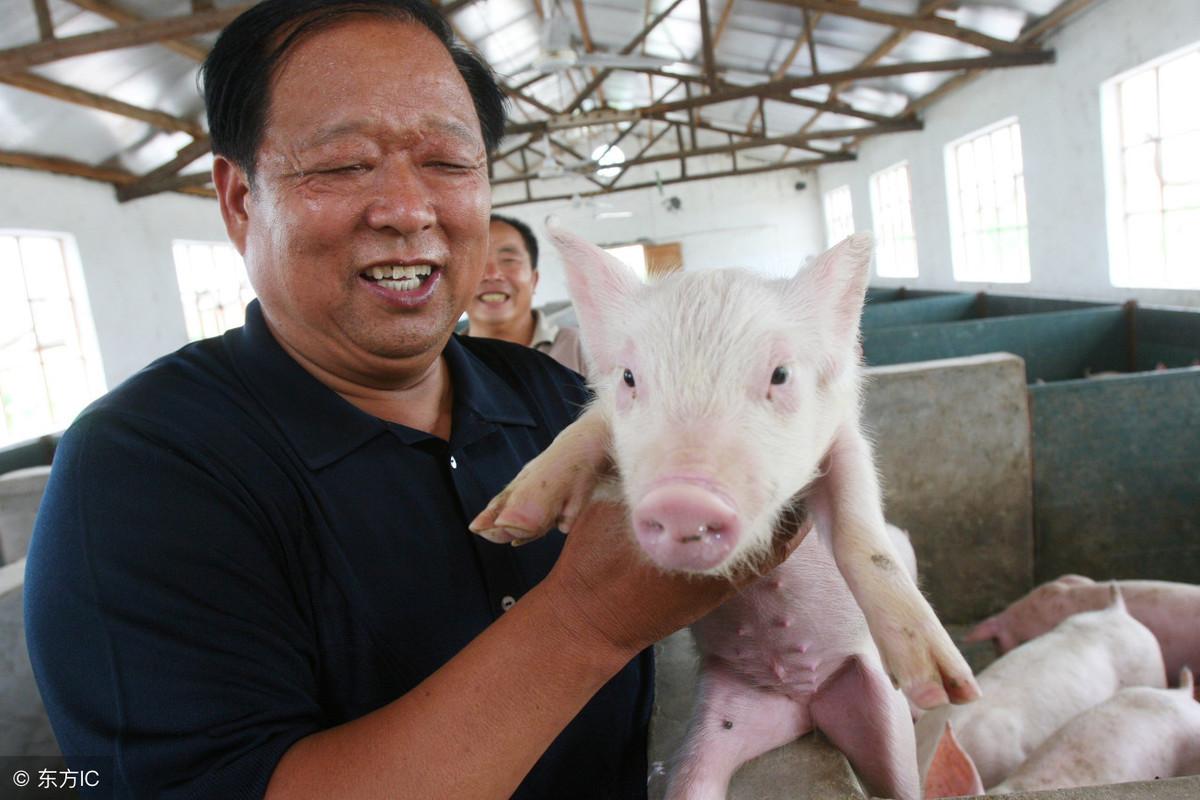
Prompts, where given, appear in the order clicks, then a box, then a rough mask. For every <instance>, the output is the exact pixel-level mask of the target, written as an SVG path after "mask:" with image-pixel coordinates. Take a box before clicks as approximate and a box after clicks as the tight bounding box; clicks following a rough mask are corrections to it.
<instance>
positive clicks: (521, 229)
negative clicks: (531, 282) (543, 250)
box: [492, 214, 538, 269]
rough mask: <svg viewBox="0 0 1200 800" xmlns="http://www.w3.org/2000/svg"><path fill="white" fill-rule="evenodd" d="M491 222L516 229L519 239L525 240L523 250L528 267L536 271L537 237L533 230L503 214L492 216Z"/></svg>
mask: <svg viewBox="0 0 1200 800" xmlns="http://www.w3.org/2000/svg"><path fill="white" fill-rule="evenodd" d="M492 222H503V223H504V224H505V225H511V226H512V227H514V228H516V229H517V233H519V234H521V238H522V239H524V240H525V250H526V251H527V252H528V253H529V265H530V266H531V267H533V268H534V269H537V250H538V248H537V237H536V236H534V235H533V229H532V228H530V227H529V226H528V225H526V224H525V223H524V222H521V220H519V219H513V218H512V217H506V216H504V215H503V214H492Z"/></svg>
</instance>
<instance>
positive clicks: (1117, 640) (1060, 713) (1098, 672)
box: [916, 585, 1166, 797]
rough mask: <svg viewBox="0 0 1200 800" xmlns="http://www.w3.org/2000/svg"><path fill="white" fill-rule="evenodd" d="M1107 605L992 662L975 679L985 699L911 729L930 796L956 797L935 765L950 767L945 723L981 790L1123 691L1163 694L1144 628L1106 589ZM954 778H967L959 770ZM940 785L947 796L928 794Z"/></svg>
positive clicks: (962, 789) (1159, 663)
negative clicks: (1141, 688)
mask: <svg viewBox="0 0 1200 800" xmlns="http://www.w3.org/2000/svg"><path fill="white" fill-rule="evenodd" d="M1105 588H1106V591H1107V592H1108V593H1109V606H1108V607H1107V608H1105V609H1103V610H1101V611H1088V612H1084V613H1080V614H1076V615H1074V616H1072V617H1069V618H1067V619H1066V620H1064V621H1063V622H1062V623H1061V624H1059V625H1058V626H1057V627H1056V628H1054V629H1053V630H1051V631H1050V632H1048V633H1046V634H1045V635H1044V636H1040V637H1038V638H1037V639H1034V640H1032V641H1030V642H1027V643H1025V644H1023V645H1021V646H1020V647H1017V648H1015V649H1014V650H1012V651H1011V652H1009V653H1007V654H1006V655H1004V656H1001V657H1000V658H999V659H997V660H996V661H995V662H994V663H992V665H991V666H989V667H988V668H987V669H985V670H984V671H983V672H981V673H979V686H980V688H981V689H982V690H983V699H982V700H980V701H979V702H977V703H974V704H972V705H970V706H964V707H955V708H950V707H946V708H939V709H935V710H933V711H930V712H928V713H926V714H925V715H924V716H922V717H921V719H919V720H918V721H917V723H916V732H917V760H918V763H919V764H920V766H921V779H922V785H923V786H925V787H926V789H927V796H930V797H933V796H955V795H957V794H968V793H971V792H972V791H973V790H977V789H978V784H976V783H974V782H969V783H968V784H967V785H965V786H959V787H958V789H957V790H955V789H954V788H953V786H952V781H949V780H947V778H946V776H945V775H942V774H939V769H938V766H939V765H941V764H946V763H954V762H953V761H952V760H950V759H947V758H945V755H946V754H945V753H939V751H940V750H941V749H942V748H943V747H944V745H943V743H942V738H943V735H944V732H945V730H946V725H947V723H949V724H950V725H951V726H952V727H953V730H954V733H955V736H956V737H957V742H958V743H960V744H961V746H962V750H963V751H965V753H966V755H967V756H968V757H969V758H970V760H971V761H972V762H973V764H974V767H975V768H976V770H977V771H978V777H979V780H980V781H982V785H984V786H993V785H995V784H997V783H999V782H1000V781H1002V780H1004V779H1005V778H1006V777H1008V776H1009V775H1010V774H1011V773H1012V772H1013V771H1014V770H1016V768H1017V767H1018V766H1020V765H1021V763H1022V762H1024V761H1025V759H1026V758H1028V757H1029V755H1030V754H1031V753H1032V752H1033V751H1034V750H1036V749H1037V748H1038V747H1039V746H1040V745H1041V744H1042V743H1043V742H1044V741H1046V740H1047V739H1048V738H1050V736H1051V735H1052V734H1053V733H1054V732H1055V731H1056V730H1058V729H1059V728H1060V727H1062V726H1063V725H1064V724H1066V723H1067V722H1068V721H1069V720H1070V719H1071V718H1072V717H1074V716H1076V715H1077V714H1080V713H1082V712H1084V711H1086V710H1088V709H1089V708H1092V707H1093V706H1096V705H1099V704H1100V703H1102V702H1104V701H1105V700H1107V699H1109V698H1110V697H1112V696H1113V695H1114V694H1116V693H1117V692H1118V691H1119V690H1121V689H1123V688H1125V687H1128V686H1150V687H1154V688H1162V687H1163V686H1164V685H1165V684H1166V672H1165V670H1164V669H1163V660H1162V653H1161V652H1160V650H1159V647H1158V642H1157V641H1156V640H1155V638H1154V634H1152V633H1151V632H1150V631H1149V629H1147V628H1146V626H1145V625H1143V624H1142V623H1140V622H1138V621H1137V620H1136V619H1134V618H1133V617H1131V616H1130V615H1129V612H1128V611H1127V609H1126V607H1125V602H1124V600H1123V599H1122V597H1121V591H1120V589H1118V588H1117V587H1116V586H1112V585H1110V586H1107V587H1105ZM957 773H958V774H961V775H965V776H967V778H968V779H969V777H970V770H967V769H965V768H963V767H962V765H959V766H958V768H957ZM932 786H940V787H942V791H943V792H945V794H941V795H935V794H933V793H931V792H929V791H928V790H929V789H930V787H932Z"/></svg>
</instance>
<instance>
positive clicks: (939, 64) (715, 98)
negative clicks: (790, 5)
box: [641, 50, 1054, 114]
mask: <svg viewBox="0 0 1200 800" xmlns="http://www.w3.org/2000/svg"><path fill="white" fill-rule="evenodd" d="M1052 61H1054V51H1053V50H1036V51H1029V52H1025V53H1016V54H1013V55H1001V56H982V57H979V58H952V59H947V60H945V61H917V62H909V63H903V64H884V65H877V66H873V67H867V68H864V69H850V70H843V71H840V72H825V73H822V74H821V75H803V76H799V77H795V78H785V79H783V80H779V81H769V82H767V83H757V84H751V85H749V86H739V87H730V88H726V89H722V90H721V91H719V92H714V93H712V94H710V95H707V96H705V97H695V98H692V99H690V100H676V101H674V102H671V103H660V104H657V105H655V106H650V107H647V108H643V109H641V111H642V113H643V114H646V113H658V112H667V111H682V110H684V109H688V108H694V107H697V106H707V105H713V104H715V103H725V102H728V101H730V100H741V99H742V98H745V97H755V96H758V95H769V94H777V93H779V92H787V91H791V90H793V89H802V88H805V87H807V86H821V85H825V84H832V83H837V82H838V81H850V80H861V79H863V78H883V77H890V76H894V75H911V74H914V73H920V72H957V71H958V70H964V69H999V68H1003V67H1023V66H1030V65H1033V64H1046V63H1050V62H1052Z"/></svg>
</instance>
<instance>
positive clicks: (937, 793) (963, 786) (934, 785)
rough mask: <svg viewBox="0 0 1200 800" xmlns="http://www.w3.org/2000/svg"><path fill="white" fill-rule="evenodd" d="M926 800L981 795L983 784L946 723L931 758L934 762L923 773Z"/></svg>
mask: <svg viewBox="0 0 1200 800" xmlns="http://www.w3.org/2000/svg"><path fill="white" fill-rule="evenodd" d="M924 790H925V791H924V796H925V800H933V798H935V797H961V796H963V795H976V794H983V781H982V780H981V779H980V777H979V770H977V769H976V768H975V762H974V761H972V760H971V756H969V755H968V754H967V751H966V750H963V749H962V745H960V744H959V743H958V739H957V738H956V737H955V736H954V728H953V726H951V725H950V723H949V722H947V723H946V728H945V730H943V731H942V738H941V739H939V740H938V744H937V751H936V752H935V753H934V754H933V762H932V763H931V764H930V765H929V771H928V772H926V773H925V786H924Z"/></svg>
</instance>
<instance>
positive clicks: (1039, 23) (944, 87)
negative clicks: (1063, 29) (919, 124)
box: [904, 0, 1094, 114]
mask: <svg viewBox="0 0 1200 800" xmlns="http://www.w3.org/2000/svg"><path fill="white" fill-rule="evenodd" d="M1093 2H1094V0H1063V2H1061V3H1059V4H1058V5H1057V6H1056V7H1055V8H1054V10H1053V11H1051V12H1050V13H1048V14H1046V15H1045V16H1043V17H1042V18H1040V19H1038V20H1035V21H1033V22H1032V23H1030V24H1029V25H1027V26H1026V27H1025V29H1024V30H1023V31H1021V35H1020V36H1018V37H1017V41H1018V42H1020V43H1021V44H1023V45H1026V46H1031V45H1034V44H1036V43H1037V41H1038V39H1039V38H1040V37H1041V36H1042V35H1043V34H1045V33H1046V32H1048V31H1050V30H1053V29H1054V28H1057V27H1058V26H1059V25H1061V24H1063V23H1064V22H1065V21H1066V20H1067V19H1068V18H1069V17H1070V16H1071V15H1073V14H1077V13H1078V12H1080V11H1082V10H1083V9H1085V8H1087V7H1088V6H1089V5H1091V4H1092V3H1093ZM982 74H983V70H978V69H973V70H968V71H967V72H964V73H963V74H962V75H956V76H954V77H953V78H951V79H950V80H948V81H945V82H944V83H942V84H941V85H940V86H938V87H937V88H936V89H934V90H933V91H931V92H929V93H928V94H926V95H923V96H921V97H918V98H917V99H916V100H913V101H912V102H911V103H909V104H908V107H907V108H905V109H904V113H906V114H915V113H917V112H918V111H921V110H923V109H925V108H928V107H929V106H931V105H933V103H935V102H937V101H938V100H940V99H941V98H943V97H945V96H946V95H948V94H950V93H951V92H953V91H955V90H956V89H959V88H961V87H962V86H964V85H966V84H968V83H970V82H971V81H973V80H975V78H977V77H979V76H980V75H982Z"/></svg>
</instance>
